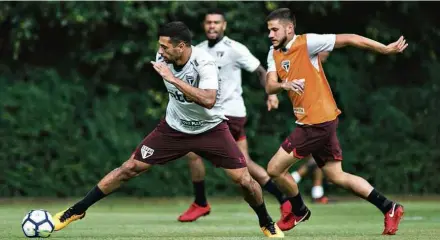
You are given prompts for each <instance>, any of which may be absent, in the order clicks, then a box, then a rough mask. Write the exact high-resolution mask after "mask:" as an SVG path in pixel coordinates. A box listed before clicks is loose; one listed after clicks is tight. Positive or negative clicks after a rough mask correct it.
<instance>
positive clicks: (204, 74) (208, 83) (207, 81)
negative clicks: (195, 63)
mask: <svg viewBox="0 0 440 240" xmlns="http://www.w3.org/2000/svg"><path fill="white" fill-rule="evenodd" d="M198 72H199V76H200V82H199V88H200V89H216V90H217V89H218V81H219V80H218V68H217V65H216V64H215V62H214V60H204V61H201V62H199V67H198Z"/></svg>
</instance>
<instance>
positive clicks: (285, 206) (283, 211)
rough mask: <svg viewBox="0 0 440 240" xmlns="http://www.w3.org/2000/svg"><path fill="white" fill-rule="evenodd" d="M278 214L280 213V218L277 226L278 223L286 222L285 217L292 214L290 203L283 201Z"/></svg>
mask: <svg viewBox="0 0 440 240" xmlns="http://www.w3.org/2000/svg"><path fill="white" fill-rule="evenodd" d="M280 212H281V217H280V220H279V221H278V223H277V224H279V223H280V222H285V221H287V217H288V216H289V213H291V212H292V205H291V203H290V201H285V202H284V203H283V204H281V206H280ZM278 227H279V226H278Z"/></svg>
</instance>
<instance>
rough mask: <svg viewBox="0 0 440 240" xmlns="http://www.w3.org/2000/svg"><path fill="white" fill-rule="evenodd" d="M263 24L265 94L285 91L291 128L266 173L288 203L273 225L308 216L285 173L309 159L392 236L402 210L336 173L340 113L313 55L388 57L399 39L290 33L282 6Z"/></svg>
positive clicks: (400, 45)
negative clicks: (348, 51) (352, 51)
mask: <svg viewBox="0 0 440 240" xmlns="http://www.w3.org/2000/svg"><path fill="white" fill-rule="evenodd" d="M266 21H267V26H268V29H269V35H268V37H269V39H270V40H271V41H272V47H271V48H270V50H269V54H268V57H267V62H268V70H267V71H268V75H267V79H266V80H267V84H266V92H267V93H268V94H277V93H279V92H281V91H283V90H286V91H287V93H288V95H289V98H290V101H291V102H292V105H293V112H294V114H295V116H296V124H297V127H296V128H295V130H294V131H293V132H292V133H291V135H290V136H288V137H287V138H286V139H285V141H284V142H283V143H282V144H281V147H280V148H279V150H278V151H277V152H276V153H275V155H274V156H273V157H272V159H271V160H270V162H269V164H268V173H269V175H270V176H271V177H272V178H273V179H274V181H275V183H276V184H277V185H278V187H279V188H280V189H281V190H282V191H283V192H284V193H285V195H286V196H287V197H289V201H291V203H292V212H291V213H290V217H289V218H287V219H286V221H285V222H283V223H278V225H279V227H280V228H281V230H283V231H286V230H289V229H291V228H293V227H295V226H296V225H297V224H298V223H300V222H303V221H305V220H307V219H309V217H310V215H311V213H310V210H309V209H308V208H307V207H306V205H305V204H304V202H303V200H302V198H301V194H300V193H299V191H298V186H297V184H296V183H295V181H294V180H293V178H292V176H291V175H290V174H289V172H288V169H289V167H290V166H291V165H292V164H293V163H295V162H297V161H298V160H300V159H302V158H304V157H307V156H309V155H312V156H313V158H314V159H315V161H316V162H317V164H318V166H319V167H320V168H321V169H322V171H323V173H324V174H325V176H326V178H327V179H328V180H329V181H331V182H333V183H334V184H336V185H339V186H341V187H343V188H345V189H347V190H350V191H352V192H353V193H354V194H356V195H358V196H360V197H361V198H363V199H366V200H367V201H369V202H370V203H372V204H373V205H375V206H376V207H377V208H378V209H379V210H380V211H381V212H382V213H383V214H384V216H385V224H384V225H385V228H384V230H383V233H382V234H389V235H393V234H395V233H396V231H397V229H398V226H399V222H400V219H401V218H402V216H403V214H404V209H403V206H402V205H400V204H398V203H397V202H394V201H391V200H389V199H387V198H386V197H384V196H383V195H382V194H381V193H379V192H378V191H377V190H376V189H375V188H373V187H372V186H371V185H370V184H369V183H368V182H367V181H366V180H365V179H363V178H361V177H358V176H356V175H352V174H350V173H346V172H344V171H343V170H342V166H341V160H342V151H341V148H340V145H339V141H338V137H337V134H336V131H337V126H338V115H339V114H340V113H341V111H340V110H339V109H338V107H337V106H336V103H335V100H334V98H333V94H332V91H331V89H330V86H329V84H328V81H327V79H326V76H325V74H324V71H323V68H322V65H321V63H320V61H319V59H318V58H319V56H318V55H317V54H318V53H319V52H322V51H332V50H333V49H334V48H341V47H345V46H353V47H358V48H365V49H368V50H372V51H375V52H378V53H381V54H388V55H389V54H398V53H401V52H403V50H405V48H406V47H407V46H408V44H406V41H405V40H404V38H403V36H402V37H400V38H399V39H398V40H397V41H396V42H393V43H391V44H389V45H384V44H381V43H379V42H376V41H374V40H371V39H369V38H366V37H362V36H359V35H356V34H323V35H320V34H303V35H296V34H295V27H296V24H295V17H294V15H293V14H292V13H291V12H290V10H289V9H287V8H281V9H277V10H275V11H273V12H272V13H270V14H269V15H268V17H267V19H266ZM278 79H280V80H281V82H278Z"/></svg>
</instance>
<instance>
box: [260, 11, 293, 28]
mask: <svg viewBox="0 0 440 240" xmlns="http://www.w3.org/2000/svg"><path fill="white" fill-rule="evenodd" d="M272 20H282V21H288V22H291V23H293V26H296V19H295V15H294V14H293V13H292V12H291V11H290V9H288V8H278V9H277V10H274V11H272V12H271V13H269V15H267V17H266V22H268V21H272Z"/></svg>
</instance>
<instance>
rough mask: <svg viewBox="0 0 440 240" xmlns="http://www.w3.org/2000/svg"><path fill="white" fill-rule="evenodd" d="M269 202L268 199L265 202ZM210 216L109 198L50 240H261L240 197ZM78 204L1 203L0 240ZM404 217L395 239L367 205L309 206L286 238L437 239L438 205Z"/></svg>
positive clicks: (412, 207) (421, 204) (419, 205)
mask: <svg viewBox="0 0 440 240" xmlns="http://www.w3.org/2000/svg"><path fill="white" fill-rule="evenodd" d="M266 198H270V197H266ZM209 200H210V203H211V207H212V212H211V214H210V215H208V216H206V217H203V218H201V219H199V220H197V221H196V222H193V223H180V222H178V221H177V217H178V216H179V215H180V213H182V212H183V211H184V210H186V208H187V207H188V206H189V204H190V202H191V199H190V198H178V199H175V198H174V199H173V198H171V199H166V200H165V199H151V198H145V199H135V198H112V197H109V198H107V199H104V200H103V201H101V202H99V203H98V204H97V205H95V206H93V207H92V208H91V209H89V211H88V212H87V215H86V217H85V218H84V219H83V220H80V221H77V222H75V223H73V224H71V225H69V226H68V227H67V228H65V229H64V230H62V231H59V232H54V233H53V234H52V236H51V237H50V239H87V240H95V239H100V240H101V239H124V240H134V239H136V240H137V239H179V240H189V239H207V240H209V239H215V240H220V239H241V240H245V239H265V237H264V236H263V235H262V232H261V231H260V229H259V227H258V221H257V218H256V216H255V214H254V213H253V211H252V209H251V208H249V207H248V205H247V204H246V203H245V202H244V201H243V200H241V199H240V198H228V199H218V198H217V199H216V198H210V199H209ZM75 201H76V199H70V200H64V201H62V200H44V199H19V200H17V199H2V200H0V239H2V240H3V239H4V240H9V239H25V237H24V235H23V233H22V231H21V226H20V224H21V220H22V218H23V217H24V215H25V214H26V213H27V212H28V211H30V210H31V209H46V210H48V211H49V212H51V213H52V214H55V213H56V212H58V211H60V210H63V209H64V208H66V207H68V206H69V205H71V204H73V203H74V202H75ZM266 201H267V205H268V209H269V212H270V214H271V215H272V217H273V218H274V220H278V218H279V216H280V213H279V210H278V204H277V203H276V202H275V201H273V200H272V199H267V200H266ZM400 202H401V203H402V204H403V205H404V206H405V216H404V219H403V221H402V222H401V225H400V228H399V231H398V232H397V235H395V236H381V235H380V234H381V233H382V230H383V215H382V214H381V213H380V212H379V210H377V209H376V208H375V207H374V206H372V205H371V204H369V203H367V202H365V201H361V200H354V201H339V202H336V203H333V204H329V205H316V204H311V203H309V202H308V206H309V208H310V209H311V211H312V216H311V218H310V220H309V221H307V222H305V223H302V224H300V225H299V226H297V227H296V228H294V229H292V230H291V231H288V232H286V233H285V234H286V237H285V239H301V240H308V239H310V240H311V239H314V240H320V239H335V240H336V239H338V240H339V239H399V240H400V239H402V240H404V239H411V240H412V239H421V240H423V239H426V240H433V239H440V237H439V236H440V204H439V201H438V199H437V200H432V201H421V200H418V201H400Z"/></svg>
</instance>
